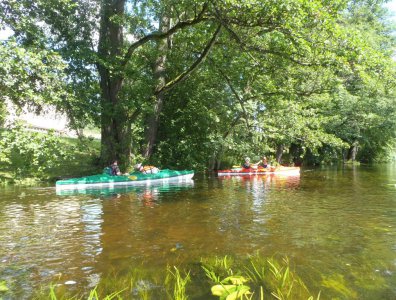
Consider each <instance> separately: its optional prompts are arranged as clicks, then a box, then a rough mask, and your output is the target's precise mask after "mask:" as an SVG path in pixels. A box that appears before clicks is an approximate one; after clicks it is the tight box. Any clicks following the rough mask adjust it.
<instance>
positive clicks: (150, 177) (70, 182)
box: [56, 169, 194, 189]
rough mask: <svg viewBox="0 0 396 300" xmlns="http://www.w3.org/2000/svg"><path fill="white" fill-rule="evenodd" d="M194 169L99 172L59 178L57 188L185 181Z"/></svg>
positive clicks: (189, 178) (190, 177) (190, 176)
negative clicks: (126, 173)
mask: <svg viewBox="0 0 396 300" xmlns="http://www.w3.org/2000/svg"><path fill="white" fill-rule="evenodd" d="M193 176H194V171H191V170H183V171H175V170H169V169H164V170H160V171H159V172H158V173H155V174H144V173H141V172H132V173H129V174H128V175H121V176H111V175H109V174H98V175H91V176H85V177H80V178H71V179H65V180H58V181H57V182H56V188H57V189H76V188H78V189H79V188H86V187H101V186H103V187H109V186H115V185H139V184H140V185H144V184H151V183H154V182H162V181H185V180H191V179H192V177H193Z"/></svg>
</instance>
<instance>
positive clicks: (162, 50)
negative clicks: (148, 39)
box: [142, 15, 171, 158]
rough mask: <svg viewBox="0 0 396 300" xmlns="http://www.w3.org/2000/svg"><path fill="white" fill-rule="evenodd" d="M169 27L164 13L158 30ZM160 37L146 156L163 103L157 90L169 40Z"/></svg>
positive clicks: (162, 82) (161, 83)
mask: <svg viewBox="0 0 396 300" xmlns="http://www.w3.org/2000/svg"><path fill="white" fill-rule="evenodd" d="M169 28H170V18H169V17H168V16H166V15H163V16H162V18H161V20H160V24H159V30H160V32H167V31H168V30H169ZM170 39H171V37H168V39H162V40H159V41H158V42H157V51H158V56H157V59H156V61H155V65H154V79H155V82H156V85H155V91H154V95H155V96H154V97H153V99H154V109H153V113H152V114H151V115H149V116H148V117H147V127H146V132H145V139H146V144H145V147H144V149H143V153H142V154H143V157H145V158H148V157H150V156H151V154H152V153H153V148H154V145H155V142H156V141H157V133H158V125H159V122H160V115H161V111H162V107H163V104H164V93H163V92H158V91H160V90H161V89H162V88H163V87H164V86H165V84H166V76H165V75H166V74H165V73H166V67H165V63H166V58H167V57H166V56H167V51H168V50H169V45H170V41H171V40H170Z"/></svg>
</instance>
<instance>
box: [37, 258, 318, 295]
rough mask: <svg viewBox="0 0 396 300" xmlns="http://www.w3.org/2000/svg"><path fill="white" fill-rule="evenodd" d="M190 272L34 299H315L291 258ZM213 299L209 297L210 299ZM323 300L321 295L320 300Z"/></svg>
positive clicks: (208, 264)
mask: <svg viewBox="0 0 396 300" xmlns="http://www.w3.org/2000/svg"><path fill="white" fill-rule="evenodd" d="M186 269H189V268H181V267H180V266H179V267H176V266H173V267H170V266H168V267H167V268H166V272H158V271H157V270H153V272H149V271H142V270H138V269H133V270H132V271H131V272H130V273H127V274H125V273H123V274H120V273H117V272H113V273H111V274H110V275H111V276H109V277H108V276H107V277H103V278H101V279H100V281H99V282H98V284H97V286H96V287H95V288H93V289H92V290H90V291H89V292H88V293H87V292H85V293H80V294H73V295H71V294H70V293H71V291H70V290H69V291H67V288H66V287H65V286H64V285H61V284H57V285H51V287H50V288H49V290H48V289H47V291H40V292H39V293H38V294H36V295H35V297H33V298H34V299H51V300H58V299H88V300H93V299H95V300H99V299H106V300H111V299H139V300H140V299H143V300H149V299H172V300H187V299H192V298H195V297H197V298H199V299H205V298H206V297H207V298H210V297H218V299H219V300H237V299H244V300H262V299H278V300H286V299H309V300H313V299H314V297H313V296H312V295H311V294H310V293H309V291H308V289H307V287H306V286H305V284H304V283H303V282H302V281H301V279H300V278H299V277H298V276H297V274H295V272H294V271H293V270H292V268H291V266H290V262H289V260H288V259H287V258H282V259H276V258H274V257H272V258H264V257H261V256H260V255H258V254H257V255H253V256H250V257H248V258H246V259H243V260H236V259H235V258H232V257H231V256H224V257H211V258H205V259H201V261H200V264H193V265H190V269H189V270H188V271H186ZM210 294H211V295H212V296H209V295H210ZM319 298H320V293H319V294H318V296H317V297H316V299H319Z"/></svg>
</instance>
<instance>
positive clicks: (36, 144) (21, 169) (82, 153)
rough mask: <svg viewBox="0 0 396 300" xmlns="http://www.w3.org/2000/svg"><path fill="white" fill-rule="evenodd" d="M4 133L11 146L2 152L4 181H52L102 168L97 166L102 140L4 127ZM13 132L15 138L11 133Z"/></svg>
mask: <svg viewBox="0 0 396 300" xmlns="http://www.w3.org/2000/svg"><path fill="white" fill-rule="evenodd" d="M1 133H2V141H3V143H4V144H5V145H4V148H7V147H9V148H8V149H5V151H4V152H3V153H2V155H1V156H0V184H2V185H7V184H20V185H35V184H38V183H42V182H45V183H48V182H50V183H52V182H54V181H55V180H57V179H60V178H70V177H79V176H83V175H89V174H94V173H97V172H100V171H101V170H100V169H101V168H100V167H98V166H97V160H98V157H99V152H100V140H97V139H93V138H84V139H82V140H81V139H77V138H69V137H56V136H54V135H53V134H51V133H50V134H49V135H48V134H43V133H32V132H23V131H17V132H16V133H11V131H4V130H3V131H2V132H1ZM12 134H13V135H14V136H13V139H12V138H11V137H10V135H12ZM15 137H17V138H15ZM7 138H8V141H7ZM10 141H11V142H10ZM14 141H15V142H14ZM40 141H43V145H40ZM48 145H49V147H48ZM46 147H47V148H46ZM29 164H31V165H29Z"/></svg>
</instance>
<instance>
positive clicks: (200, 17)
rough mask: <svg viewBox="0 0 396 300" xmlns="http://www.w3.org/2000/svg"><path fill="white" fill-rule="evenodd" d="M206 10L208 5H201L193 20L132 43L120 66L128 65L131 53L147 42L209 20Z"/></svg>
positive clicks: (182, 22)
mask: <svg viewBox="0 0 396 300" xmlns="http://www.w3.org/2000/svg"><path fill="white" fill-rule="evenodd" d="M207 8H208V3H205V4H204V5H203V7H202V9H201V11H200V13H199V14H198V15H197V16H196V17H194V18H193V19H190V20H186V21H181V22H178V23H177V24H176V25H175V26H173V27H172V28H170V29H169V30H168V31H166V32H153V33H151V34H148V35H146V36H144V37H143V38H141V39H140V40H138V41H136V42H135V43H133V44H132V45H130V46H129V48H128V50H127V53H126V54H125V56H124V59H123V60H122V62H121V66H125V65H126V64H127V63H128V61H129V60H130V58H131V57H132V54H133V52H134V51H135V50H136V49H137V48H139V47H140V46H143V45H144V44H146V43H147V42H149V41H152V40H160V39H163V38H166V37H169V36H171V35H172V34H174V33H175V32H177V31H178V30H180V29H183V28H185V27H189V26H192V25H194V24H198V23H200V22H202V21H204V20H209V19H210V18H209V17H206V16H205V13H206V11H207Z"/></svg>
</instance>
